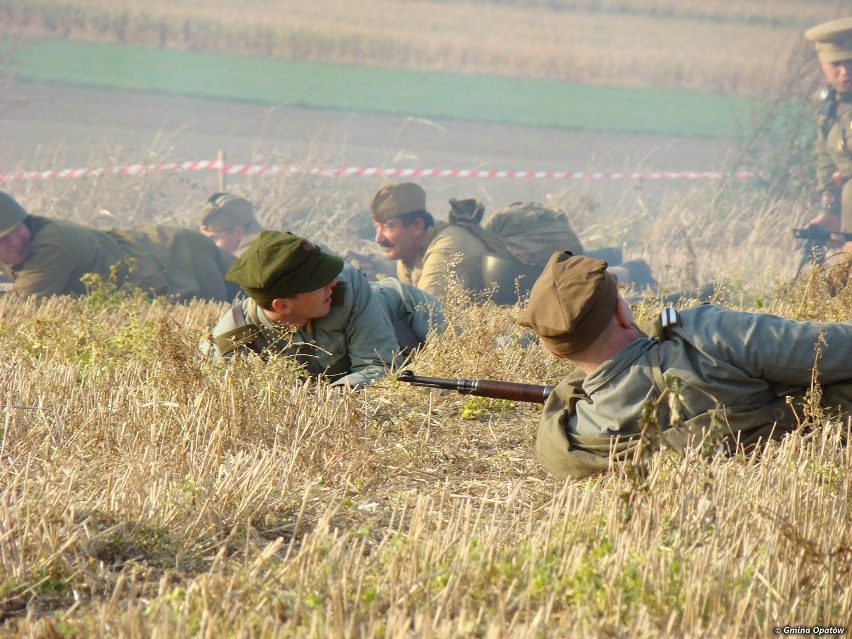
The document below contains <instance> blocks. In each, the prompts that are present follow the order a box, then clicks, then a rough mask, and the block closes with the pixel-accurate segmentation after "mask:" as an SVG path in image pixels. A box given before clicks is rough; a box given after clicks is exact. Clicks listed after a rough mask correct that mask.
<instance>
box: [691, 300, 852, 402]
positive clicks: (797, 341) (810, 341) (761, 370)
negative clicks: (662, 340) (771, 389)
mask: <svg viewBox="0 0 852 639" xmlns="http://www.w3.org/2000/svg"><path fill="white" fill-rule="evenodd" d="M712 315H716V316H717V319H716V320H714V319H713V318H712V317H711V316H712ZM691 330H693V331H695V332H696V333H697V334H698V335H699V336H700V338H699V342H698V343H699V344H701V343H703V344H704V345H706V346H704V348H707V349H708V350H710V349H712V351H715V352H713V355H715V356H716V357H717V358H718V359H720V360H722V361H725V362H729V363H731V364H733V365H734V366H737V367H738V368H740V369H742V370H743V371H745V372H747V373H748V374H749V375H750V376H751V377H753V378H758V379H765V380H767V381H769V382H773V383H776V384H786V385H790V386H808V385H809V384H810V381H811V371H812V369H813V368H814V365H816V367H817V370H818V373H819V375H818V380H819V382H820V383H822V384H832V383H836V382H841V381H845V380H850V379H852V357H850V351H849V349H850V345H852V322H844V323H836V322H794V321H792V320H788V319H784V318H782V317H777V316H775V315H768V314H757V313H745V312H741V311H730V310H727V309H721V308H718V307H709V308H708V309H706V311H705V321H703V322H700V323H698V324H696V325H695V326H693V327H691ZM782 344H783V348H779V347H778V345H782ZM818 344H819V345H820V357H819V360H818V361H817V358H816V349H817V346H818Z"/></svg>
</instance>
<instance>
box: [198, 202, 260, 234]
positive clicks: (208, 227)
mask: <svg viewBox="0 0 852 639" xmlns="http://www.w3.org/2000/svg"><path fill="white" fill-rule="evenodd" d="M252 220H254V207H253V206H252V205H251V202H249V201H248V200H246V199H245V198H241V197H238V196H236V195H232V194H231V193H214V194H213V195H211V196H210V199H209V200H207V203H206V204H205V205H204V211H202V213H201V230H202V231H211V232H213V233H222V232H225V231H231V230H233V229H234V228H236V227H238V226H248V225H249V224H250V223H251V221H252Z"/></svg>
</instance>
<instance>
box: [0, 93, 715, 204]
mask: <svg viewBox="0 0 852 639" xmlns="http://www.w3.org/2000/svg"><path fill="white" fill-rule="evenodd" d="M2 98H3V102H4V110H3V111H2V113H0V138H2V140H3V144H2V147H0V172H2V171H8V170H14V169H27V170H44V169H50V168H66V167H78V166H88V165H90V164H91V163H97V164H102V163H104V162H105V161H109V160H111V159H112V160H115V161H118V162H127V161H165V160H172V161H183V160H206V159H215V157H216V153H217V151H218V150H219V149H224V150H226V152H227V159H228V161H230V162H235V163H249V162H259V163H272V162H275V163H282V162H304V161H306V160H308V161H310V162H311V163H313V164H317V165H334V166H342V165H346V166H358V167H371V166H382V167H406V168H440V169H501V170H515V171H532V170H552V171H634V170H643V171H710V170H717V169H719V168H721V165H722V161H723V157H724V154H725V152H726V151H727V149H728V143H727V142H726V141H724V140H714V139H702V138H668V137H663V136H643V135H633V136H625V135H609V134H595V133H586V132H581V131H568V130H558V129H526V128H519V127H512V126H503V125H489V124H475V123H469V122H461V121H442V122H427V121H423V120H419V119H416V118H408V117H405V116H387V115H370V114H353V113H341V112H334V111H319V110H310V109H293V108H270V107H266V106H258V105H251V104H242V103H233V102H218V101H210V100H199V99H192V98H184V97H178V96H164V95H154V94H145V93H135V92H125V91H107V90H100V89H87V88H79V87H68V86H61V85H51V84H43V83H25V82H14V83H11V84H9V85H7V86H6V87H5V88H4V90H3V93H2ZM566 108H568V107H566ZM342 179H349V180H357V179H359V178H342ZM421 182H422V183H423V184H424V186H425V187H426V188H427V190H428V191H429V192H430V196H431V195H434V196H436V197H442V196H444V195H456V196H458V195H461V194H464V195H476V196H478V197H483V198H485V200H486V201H487V202H488V203H489V204H490V205H491V206H489V209H491V208H493V207H494V206H503V205H505V204H508V203H510V202H512V201H517V200H521V199H540V198H544V197H545V196H546V195H547V194H548V193H550V192H554V191H571V192H574V193H577V194H582V193H584V192H590V193H593V194H594V195H595V196H596V197H597V198H598V199H599V200H600V201H602V202H603V203H605V204H606V203H607V202H612V201H616V200H618V199H619V198H623V197H624V196H625V194H627V195H628V196H629V193H630V190H631V189H635V184H634V183H631V182H630V181H612V180H610V181H594V182H592V181H577V180H535V179H530V180H520V179H498V178H487V179H455V178H452V179H450V178H423V179H422V180H421ZM684 185H685V182H684V181H680V182H675V181H671V180H668V181H660V182H657V183H654V184H651V183H649V184H646V185H645V186H644V187H643V198H648V197H651V198H654V197H657V196H660V195H661V194H663V193H664V192H665V191H666V190H668V189H671V188H683V186H684ZM369 188H372V182H371V183H370V185H369V186H367V185H365V190H366V189H369Z"/></svg>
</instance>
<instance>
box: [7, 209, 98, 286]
mask: <svg viewBox="0 0 852 639" xmlns="http://www.w3.org/2000/svg"><path fill="white" fill-rule="evenodd" d="M89 255H91V247H90V246H87V245H86V244H85V243H80V242H78V241H77V237H76V235H75V234H73V233H62V228H61V227H60V226H58V225H55V224H48V225H45V226H44V228H41V229H40V230H39V231H38V232H37V234H35V235H34V237H33V244H32V251H31V252H30V254H29V255H28V256H27V258H26V260H25V261H24V264H23V266H22V268H21V269H20V270H19V271H17V272H16V274H15V281H14V289H15V292H16V293H17V294H18V295H21V296H22V297H27V296H30V295H38V296H49V295H65V294H81V293H84V292H85V290H86V288H85V286H83V284H81V283H80V275H81V274H82V273H85V272H86V271H87V268H86V261H87V259H86V256H89Z"/></svg>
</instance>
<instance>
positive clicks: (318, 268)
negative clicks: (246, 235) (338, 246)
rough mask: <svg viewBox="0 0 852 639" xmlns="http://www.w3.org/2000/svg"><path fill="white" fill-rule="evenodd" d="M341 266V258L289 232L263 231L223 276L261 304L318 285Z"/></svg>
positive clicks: (327, 279)
mask: <svg viewBox="0 0 852 639" xmlns="http://www.w3.org/2000/svg"><path fill="white" fill-rule="evenodd" d="M342 269H343V260H342V259H340V258H339V257H337V256H336V255H331V254H329V253H323V251H322V250H321V249H320V248H319V247H318V246H314V245H313V244H311V243H310V242H308V241H307V240H305V239H303V238H301V237H299V236H297V235H293V234H292V233H290V232H287V233H282V232H281V231H263V232H262V233H261V234H260V235H258V236H257V239H255V241H254V242H252V243H251V244H250V245H249V247H248V249H246V251H245V253H243V254H242V255H241V256H239V257H238V258H237V259H236V260H234V263H233V264H231V268H229V269H228V272H227V274H226V275H225V279H226V280H228V281H229V282H234V283H236V284H238V285H239V286H240V288H242V289H243V290H244V291H245V292H246V294H247V295H248V296H249V297H251V298H252V299H253V300H254V301H255V302H257V303H258V304H260V305H261V306H268V305H269V303H270V302H272V300H274V299H276V298H279V297H292V296H293V295H297V294H298V293H307V292H309V291H315V290H317V289H318V288H322V287H323V286H325V285H326V284H328V283H329V282H331V280H333V279H334V278H335V277H337V275H338V274H339V273H340V271H341V270H342Z"/></svg>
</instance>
